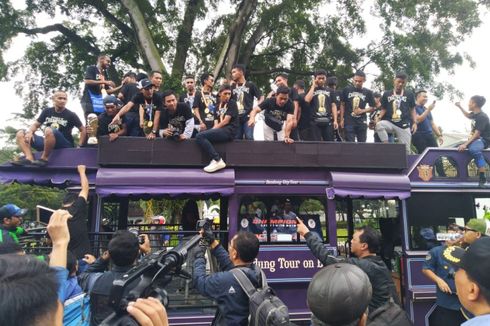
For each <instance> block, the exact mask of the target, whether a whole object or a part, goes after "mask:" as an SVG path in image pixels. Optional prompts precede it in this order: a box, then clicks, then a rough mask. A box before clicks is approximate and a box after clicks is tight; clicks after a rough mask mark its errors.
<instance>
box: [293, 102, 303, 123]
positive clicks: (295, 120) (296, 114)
mask: <svg viewBox="0 0 490 326" xmlns="http://www.w3.org/2000/svg"><path fill="white" fill-rule="evenodd" d="M293 105H294V116H293V128H295V127H296V125H297V124H298V121H299V116H300V114H301V113H300V109H299V102H298V101H293Z"/></svg>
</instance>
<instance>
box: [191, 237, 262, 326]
mask: <svg viewBox="0 0 490 326" xmlns="http://www.w3.org/2000/svg"><path fill="white" fill-rule="evenodd" d="M202 232H203V231H202ZM203 236H204V237H205V238H206V239H207V240H208V241H209V243H210V248H211V252H212V254H213V255H214V256H215V257H216V259H217V260H218V264H219V266H220V267H221V270H222V271H221V272H218V273H214V274H212V275H206V259H205V258H204V250H203V249H205V248H204V247H200V248H201V250H196V251H195V260H194V274H193V275H192V279H193V282H194V286H195V287H196V289H197V290H198V291H199V292H200V293H201V294H203V295H205V296H208V297H210V298H213V299H214V300H216V302H217V303H218V310H219V313H218V314H217V315H216V316H215V320H214V322H213V325H217V326H222V325H237V326H245V325H248V315H249V309H248V304H249V301H248V296H247V294H246V293H245V292H244V291H243V290H242V287H241V286H240V284H239V283H238V281H237V280H236V279H235V277H234V276H233V273H232V272H231V271H230V270H231V269H233V268H235V267H241V270H242V271H243V272H244V273H245V274H246V275H247V277H248V278H249V279H250V281H251V282H252V284H253V285H254V286H255V287H258V285H259V278H260V271H259V269H258V268H257V267H256V265H255V264H254V260H255V258H256V257H257V254H258V253H259V240H258V239H257V237H256V236H255V234H253V233H251V232H239V233H238V234H236V235H235V236H234V237H233V239H231V241H230V244H229V246H228V252H226V250H225V249H224V248H223V246H221V245H220V244H219V242H218V241H217V240H216V239H215V238H214V235H213V232H212V231H211V230H208V231H204V232H203Z"/></svg>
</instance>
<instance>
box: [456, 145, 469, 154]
mask: <svg viewBox="0 0 490 326" xmlns="http://www.w3.org/2000/svg"><path fill="white" fill-rule="evenodd" d="M467 148H468V145H466V143H465V144H461V145H459V146H458V152H464V151H465V150H466V149H467Z"/></svg>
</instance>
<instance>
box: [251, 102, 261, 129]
mask: <svg viewBox="0 0 490 326" xmlns="http://www.w3.org/2000/svg"><path fill="white" fill-rule="evenodd" d="M260 111H262V109H261V108H260V107H259V106H256V107H254V108H253V109H252V111H250V117H249V118H248V125H249V127H252V126H253V125H254V124H255V116H256V115H257V113H259V112H260Z"/></svg>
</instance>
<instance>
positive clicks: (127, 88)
mask: <svg viewBox="0 0 490 326" xmlns="http://www.w3.org/2000/svg"><path fill="white" fill-rule="evenodd" d="M139 92H140V90H139V88H138V84H136V83H131V84H126V85H123V87H122V88H121V91H120V93H121V94H122V95H123V96H124V97H123V98H122V99H121V101H122V102H123V103H124V104H127V103H128V102H129V101H131V99H132V98H133V97H134V96H135V95H136V94H138V93H139Z"/></svg>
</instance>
